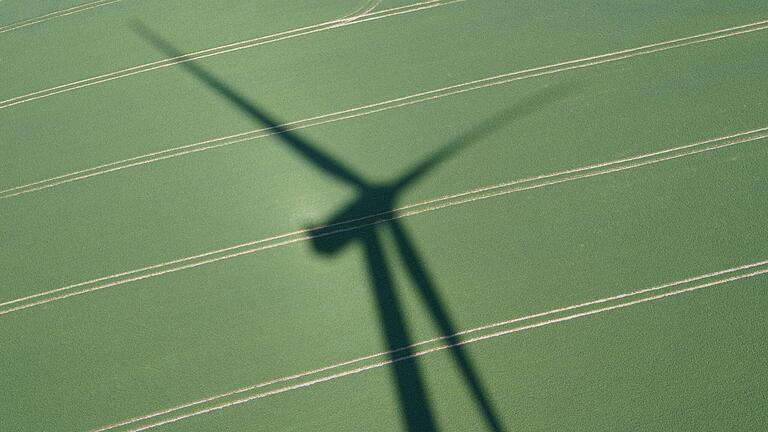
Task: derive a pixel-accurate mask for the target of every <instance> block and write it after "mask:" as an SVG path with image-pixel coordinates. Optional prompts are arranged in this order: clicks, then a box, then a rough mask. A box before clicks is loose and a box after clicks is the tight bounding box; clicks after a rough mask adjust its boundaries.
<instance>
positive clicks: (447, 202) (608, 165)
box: [0, 127, 768, 315]
mask: <svg viewBox="0 0 768 432" xmlns="http://www.w3.org/2000/svg"><path fill="white" fill-rule="evenodd" d="M766 138H768V127H765V128H761V129H755V130H752V131H747V132H740V133H736V134H731V135H728V136H724V137H720V138H714V139H709V140H705V141H701V142H697V143H693V144H687V145H683V146H679V147H674V148H669V149H665V150H660V151H655V152H651V153H645V154H642V155H638V156H633V157H629V158H623V159H618V160H613V161H610V162H602V163H597V164H592V165H587V166H583V167H579V168H573V169H569V170H564V171H558V172H553V173H550V174H544V175H539V176H534V177H528V178H524V179H518V180H514V181H510V182H505V183H501V184H496V185H491V186H486V187H483V188H478V189H473V190H470V191H466V192H462V193H458V194H453V195H447V196H443V197H439V198H435V199H431V200H427V201H422V202H419V203H416V204H411V205H407V206H403V207H400V208H397V209H395V210H392V211H388V212H383V213H377V214H372V215H369V216H365V217H361V218H356V219H352V220H348V221H343V222H339V223H336V224H332V225H324V226H318V227H314V228H311V229H304V230H298V231H293V232H290V233H286V234H281V235H276V236H272V237H269V238H265V239H260V240H255V241H250V242H246V243H241V244H237V245H233V246H229V247H226V248H223V249H217V250H214V251H209V252H205V253H202V254H198V255H194V256H190V257H185V258H180V259H176V260H173V261H168V262H165V263H160V264H155V265H151V266H148V267H143V268H140V269H135V270H130V271H126V272H121V273H117V274H113V275H109V276H104V277H100V278H97V279H91V280H89V281H85V282H80V283H76V284H73V285H67V286H64V287H61V288H57V289H53V290H48V291H44V292H41V293H37V294H33V295H29V296H26V297H21V298H17V299H14V300H9V301H5V302H3V303H0V307H3V306H10V307H7V308H6V309H2V310H0V315H5V314H9V313H12V312H16V311H21V310H24V309H29V308H32V307H35V306H40V305H43V304H47V303H50V302H54V301H58V300H63V299H66V298H69V297H73V296H78V295H83V294H87V293H91V292H94V291H100V290H102V289H106V288H111V287H115V286H119V285H123V284H127V283H130V282H136V281H140V280H145V279H149V278H154V277H158V276H162V275H165V274H169V273H176V272H179V271H182V270H187V269H191V268H195V267H199V266H202V265H207V264H212V263H215V262H219V261H223V260H228V259H232V258H236V257H240V256H244V255H250V254H253V253H256V252H261V251H265V250H269V249H274V248H277V247H282V246H287V245H290V244H294V243H298V242H303V241H307V240H311V239H313V238H318V237H325V236H330V235H335V234H339V233H343V232H348V231H352V230H357V229H362V228H365V227H369V226H372V225H376V224H380V223H384V222H388V221H391V220H395V219H401V218H405V217H411V216H416V215H419V214H422V213H427V212H432V211H435V210H440V209H444V208H448V207H453V206H457V205H461V204H468V203H472V202H476V201H480V200H486V199H489V198H493V197H498V196H503V195H508V194H511V193H516V192H523V191H527V190H533V189H539V188H542V187H547V186H553V185H557V184H560V183H566V182H571V181H575V180H580V179H585V178H590V177H595V176H600V175H605V174H611V173H616V172H621V171H626V170H629V169H634V168H639V167H642V166H647V165H652V164H657V163H660V162H664V161H669V160H673V159H678V158H682V157H687V156H692V155H695V154H700V153H704V152H709V151H713V150H717V149H722V148H726V147H731V146H735V145H739V144H744V143H749V142H754V141H759V140H764V139H766Z"/></svg>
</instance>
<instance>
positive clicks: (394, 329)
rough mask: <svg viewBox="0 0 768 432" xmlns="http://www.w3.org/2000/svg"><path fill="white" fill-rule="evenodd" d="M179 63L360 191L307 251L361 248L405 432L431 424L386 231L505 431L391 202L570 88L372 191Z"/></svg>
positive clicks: (165, 46) (189, 65)
mask: <svg viewBox="0 0 768 432" xmlns="http://www.w3.org/2000/svg"><path fill="white" fill-rule="evenodd" d="M136 29H137V32H138V33H139V34H141V35H142V36H143V37H144V38H145V39H147V40H148V41H150V42H151V43H152V44H153V45H154V46H155V47H157V48H158V49H160V50H161V51H163V52H164V53H165V54H166V55H168V56H169V57H179V56H181V53H179V52H178V50H176V49H175V48H174V47H173V46H172V45H170V44H169V43H168V42H166V41H165V40H163V39H162V38H160V37H159V36H157V35H156V34H154V33H153V32H151V31H150V30H149V29H147V28H146V27H143V26H141V25H137V26H136ZM184 60H185V61H183V62H182V63H181V66H183V67H184V68H186V69H187V71H189V72H190V73H191V74H192V75H194V76H195V77H197V78H198V79H199V80H200V81H202V82H203V83H205V84H206V85H207V86H208V87H210V88H211V89H213V90H215V91H216V92H217V93H219V94H220V95H221V96H223V97H224V98H226V99H227V100H228V101H229V102H230V103H232V104H233V105H235V106H236V107H238V108H239V109H241V110H242V111H243V112H245V113H247V114H248V115H249V116H250V117H251V118H252V119H253V120H254V122H256V123H257V124H259V125H263V126H266V127H267V128H269V129H271V130H272V131H274V132H275V133H276V134H277V136H278V137H279V138H280V139H281V140H282V141H283V142H284V143H285V145H287V146H288V147H289V148H290V149H292V150H294V151H295V152H296V153H298V154H299V155H300V156H302V157H303V158H304V159H305V160H306V161H307V162H309V163H310V164H311V165H313V166H315V167H316V168H317V169H319V170H321V171H322V172H324V173H326V174H328V175H331V176H333V177H335V178H337V179H339V180H341V181H344V182H346V183H348V184H349V185H350V186H352V187H354V188H355V189H356V190H357V191H358V195H357V198H356V199H355V200H354V201H352V202H351V203H350V204H349V205H348V206H346V207H345V208H343V209H341V210H340V211H339V212H337V213H336V214H335V215H334V216H332V217H331V218H330V219H329V221H328V222H327V223H325V224H323V225H322V226H324V227H326V228H321V229H315V230H313V231H312V234H313V237H312V238H313V241H312V244H313V247H314V249H315V250H316V251H317V252H318V253H320V254H323V255H332V254H335V253H337V252H339V251H340V250H341V249H342V248H344V247H346V246H347V245H349V244H351V243H357V244H359V245H361V246H362V249H363V251H364V254H365V259H366V263H367V270H368V274H369V277H370V282H371V287H372V290H373V294H374V297H375V299H376V304H377V306H378V315H379V317H378V318H379V321H380V323H381V327H382V330H383V335H384V338H385V340H386V343H387V350H388V351H390V352H391V354H390V355H389V356H390V360H392V370H393V375H394V383H395V387H396V390H397V394H398V397H399V400H400V406H401V411H402V416H403V421H404V423H405V426H406V428H407V430H409V431H411V432H416V431H436V430H437V424H436V421H435V418H434V412H433V408H432V406H431V403H430V400H429V395H428V394H427V390H426V387H425V384H424V378H423V376H422V373H421V369H420V367H419V364H418V360H417V359H416V358H412V356H413V355H414V354H415V353H416V351H415V349H414V348H413V347H411V345H412V344H413V343H414V339H413V338H412V337H411V335H410V333H409V330H408V325H407V323H406V319H405V315H404V312H403V307H402V304H401V301H400V297H399V293H398V290H397V289H396V287H395V284H394V281H393V278H392V271H391V269H390V261H389V260H388V259H387V258H386V256H385V253H384V248H383V245H382V242H381V237H380V236H381V235H382V233H381V231H382V230H384V229H388V230H389V231H390V233H391V235H392V236H393V238H394V240H395V244H396V246H397V250H398V252H399V255H400V259H401V261H402V264H403V265H404V267H405V269H406V270H407V272H408V274H409V276H410V278H411V280H412V281H413V284H414V286H415V288H416V290H417V292H418V294H419V297H420V298H421V300H422V301H423V302H424V304H425V305H426V307H427V309H428V310H429V312H430V314H431V316H432V319H433V320H434V322H435V323H436V325H437V327H438V328H439V329H440V333H441V334H442V336H444V337H445V338H446V343H448V344H451V345H452V347H451V348H450V353H451V356H452V358H453V360H454V362H455V363H456V366H457V367H458V369H459V370H460V371H461V374H462V376H463V378H464V381H465V383H466V386H467V388H468V390H469V393H470V394H471V395H472V398H473V399H474V401H475V404H476V405H477V407H478V409H479V410H480V412H481V414H482V416H483V418H484V420H485V422H486V425H487V427H488V429H490V430H492V431H497V432H498V431H502V430H504V427H503V425H502V422H501V420H500V418H499V415H498V413H497V411H496V409H495V408H494V406H493V404H492V403H491V401H490V400H489V398H488V396H487V395H488V392H487V391H486V390H485V388H484V386H483V383H482V381H481V380H480V378H479V376H478V374H477V372H476V369H475V367H474V366H473V364H472V361H471V359H470V358H469V356H468V355H467V353H466V352H465V350H464V348H463V346H461V345H456V343H457V342H459V339H458V338H457V337H456V336H453V335H455V334H456V332H457V329H456V327H455V326H454V324H453V322H452V320H451V318H450V314H449V313H448V311H447V309H446V308H445V305H444V302H443V300H442V299H441V297H440V293H439V290H438V289H437V287H436V285H435V282H434V279H433V277H432V276H431V275H430V274H429V272H428V270H427V268H426V265H425V262H424V259H423V258H422V257H421V256H420V255H419V253H418V251H417V250H416V248H415V246H414V245H413V242H412V241H411V238H410V235H409V234H408V233H407V231H406V230H405V228H404V226H403V225H402V224H401V223H400V221H399V220H398V219H397V210H396V201H397V198H398V196H399V195H400V194H401V193H402V191H403V190H404V189H406V188H408V187H409V186H411V185H412V184H413V183H415V182H416V181H419V180H420V179H422V178H423V177H424V176H426V175H427V174H429V173H430V172H431V171H432V170H433V169H434V168H435V167H436V166H437V165H438V164H440V163H441V162H443V161H445V160H446V159H448V158H450V157H451V156H453V155H454V154H455V153H456V152H458V151H460V150H462V149H464V148H466V147H467V146H469V145H471V144H472V143H474V142H477V141H479V140H481V139H483V138H484V137H486V136H488V135H490V134H491V133H492V132H494V131H495V130H497V129H499V128H500V127H502V126H503V125H505V124H507V123H508V122H510V121H512V120H514V119H519V118H521V117H523V116H525V115H528V114H531V113H533V112H535V111H537V110H539V109H541V108H543V107H545V106H547V105H549V104H551V103H553V102H555V101H557V100H559V99H562V98H563V97H564V96H565V95H566V94H568V93H569V92H570V88H571V87H572V86H569V87H564V86H553V87H550V88H548V89H545V90H543V91H540V92H538V93H536V94H535V95H533V96H531V97H528V98H526V99H524V100H522V101H520V102H519V103H517V104H515V105H513V106H512V107H510V108H508V109H506V110H503V111H502V112H500V113H498V114H497V115H496V116H494V117H493V118H490V119H487V120H485V121H484V122H482V123H480V124H479V125H477V126H475V127H474V128H472V129H471V130H469V131H468V132H466V133H464V134H463V135H461V136H459V137H458V138H456V139H454V140H453V141H451V142H450V143H447V144H446V145H445V146H443V147H442V148H441V149H440V150H438V151H437V152H435V153H434V154H432V155H431V156H430V157H428V158H426V159H424V160H423V161H421V162H419V163H417V164H415V165H414V166H413V167H412V168H411V169H410V170H409V171H407V172H406V173H404V174H403V175H401V176H400V177H398V178H396V179H394V180H393V181H391V182H388V183H384V184H377V183H373V182H369V181H367V180H366V179H365V178H364V177H363V176H361V175H360V174H358V173H356V172H354V171H353V170H352V169H350V168H349V167H347V166H345V165H344V164H343V163H341V162H340V161H338V160H337V159H335V158H333V157H331V156H329V155H327V154H326V153H324V152H323V151H322V150H320V149H319V148H318V146H316V145H314V144H312V143H309V142H307V141H306V140H304V139H303V138H302V137H300V136H299V135H298V134H296V133H295V132H293V131H291V130H289V129H287V128H286V127H285V126H282V125H281V124H280V123H279V122H278V121H277V120H275V119H274V118H273V117H272V116H271V115H269V114H267V113H266V112H265V111H264V110H263V109H261V108H259V107H258V106H257V105H256V104H255V103H253V102H252V101H249V100H247V99H245V98H244V97H243V96H241V95H240V94H239V93H238V92H237V91H235V90H234V89H232V88H231V87H229V86H228V85H227V84H225V83H224V82H223V81H221V80H219V79H218V78H216V77H214V76H213V75H211V74H210V73H209V72H207V71H206V70H205V69H203V68H202V67H200V66H198V65H197V64H195V63H193V62H192V61H190V60H189V59H184ZM372 215H377V216H372ZM354 220H359V221H358V222H356V223H355V224H349V221H354ZM340 225H343V226H345V228H344V229H339V226H340Z"/></svg>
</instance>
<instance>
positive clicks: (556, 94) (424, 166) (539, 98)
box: [393, 82, 575, 189]
mask: <svg viewBox="0 0 768 432" xmlns="http://www.w3.org/2000/svg"><path fill="white" fill-rule="evenodd" d="M574 89H575V85H574V84H573V82H568V83H564V84H556V85H553V86H551V87H548V88H545V89H544V90H541V91H538V92H536V93H534V94H532V95H530V96H528V97H526V98H524V99H523V100H521V101H519V102H518V103H516V104H514V105H512V106H510V107H508V108H506V109H504V110H502V111H501V112H499V113H498V114H496V115H494V116H493V117H491V118H489V119H486V120H484V121H483V122H482V123H480V124H478V125H476V126H475V127H473V128H472V129H470V130H469V131H467V132H465V133H463V134H462V135H460V136H459V137H457V138H455V139H454V140H452V141H451V142H449V143H448V144H446V145H445V146H444V147H443V148H441V149H440V150H438V151H437V152H435V153H433V154H432V155H431V156H429V157H428V158H426V159H425V160H423V161H422V162H420V163H418V164H417V165H416V166H414V167H413V168H411V169H410V171H408V172H407V173H406V174H404V175H402V176H401V177H400V178H399V179H398V180H397V181H395V183H394V186H393V188H394V189H402V188H404V187H406V186H408V185H410V184H411V183H413V182H415V181H417V180H419V179H420V178H422V177H423V176H424V175H426V174H427V173H429V172H430V171H431V170H432V169H434V168H435V166H437V165H438V164H440V163H442V162H444V161H445V160H446V159H448V158H450V157H451V156H453V155H454V154H456V153H457V152H459V151H461V150H463V149H465V148H467V147H468V146H470V145H472V144H474V143H475V142H477V141H480V140H482V139H483V138H485V137H487V136H489V135H491V134H492V133H493V132H495V131H496V130H498V129H499V128H501V127H503V126H504V125H506V124H507V123H509V122H511V121H513V120H519V119H521V118H523V117H525V116H527V115H530V114H533V113H534V112H536V111H538V110H540V109H542V108H544V107H545V106H547V105H550V104H551V103H553V102H555V101H557V100H560V99H563V98H565V97H566V96H567V95H568V94H570V93H572V92H573V91H574Z"/></svg>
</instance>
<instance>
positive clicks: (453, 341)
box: [92, 260, 768, 432]
mask: <svg viewBox="0 0 768 432" xmlns="http://www.w3.org/2000/svg"><path fill="white" fill-rule="evenodd" d="M734 273H735V275H734ZM766 273H768V260H764V261H759V262H755V263H751V264H745V265H740V266H737V267H731V268H728V269H725V270H720V271H716V272H711V273H707V274H702V275H699V276H692V277H688V278H685V279H681V280H678V281H675V282H668V283H664V284H661V285H656V286H653V287H649V288H643V289H639V290H635V291H630V292H626V293H622V294H617V295H613V296H608V297H603V298H599V299H595V300H590V301H587V302H583V303H578V304H573V305H570V306H564V307H559V308H555V309H551V310H548V311H544V312H538V313H534V314H530V315H526V316H521V317H517V318H512V319H509V320H505V321H500V322H496V323H492V324H486V325H483V326H478V327H474V328H470V329H466V330H462V331H460V332H457V333H454V334H451V335H444V336H439V337H435V338H431V339H427V340H423V341H420V342H417V343H414V344H411V345H408V346H404V347H401V348H397V349H395V350H390V351H382V352H378V353H375V354H370V355H366V356H362V357H358V358H355V359H353V360H348V361H344V362H340V363H336V364H332V365H328V366H324V367H321V368H317V369H313V370H308V371H305V372H301V373H297V374H293V375H288V376H284V377H281V378H276V379H273V380H269V381H265V382H262V383H259V384H254V385H250V386H246V387H241V388H238V389H235V390H231V391H228V392H224V393H219V394H216V395H213V396H209V397H206V398H204V399H198V400H195V401H192V402H187V403H184V404H180V405H176V406H173V407H170V408H167V409H163V410H159V411H155V412H152V413H150V414H147V415H143V416H137V417H132V418H129V419H126V420H122V421H119V422H116V423H112V424H109V425H106V426H102V427H100V428H98V429H95V430H92V432H105V431H108V430H114V429H117V428H122V427H124V426H131V425H135V424H136V423H140V422H145V421H147V420H153V419H156V418H158V417H161V416H165V415H168V414H173V413H177V412H179V411H182V410H186V409H189V408H195V407H199V406H200V405H203V404H208V403H211V402H218V401H221V400H223V399H226V398H230V397H233V396H238V395H242V394H244V393H248V392H253V391H255V390H259V389H263V388H267V387H272V386H274V385H275V384H282V383H287V382H290V381H296V380H299V379H300V378H307V377H311V376H314V375H318V374H321V373H322V372H329V371H334V370H337V369H340V368H344V367H346V366H352V365H357V364H360V363H364V362H367V361H369V360H373V359H376V358H380V357H384V356H390V357H391V358H390V359H388V360H385V361H378V362H375V363H372V364H367V365H363V366H359V367H355V368H352V369H348V370H344V371H341V372H334V373H332V374H330V375H326V376H321V377H319V378H313V379H310V380H308V381H303V382H300V383H297V384H290V385H287V386H283V387H279V388H277V389H273V390H269V391H264V392H260V393H258V394H255V395H250V396H247V397H240V398H238V399H235V400H233V401H229V402H226V403H217V404H216V405H214V406H212V407H208V408H204V409H197V410H195V411H192V412H190V413H185V414H182V415H176V416H174V417H172V418H169V419H165V420H160V421H156V422H154V423H151V424H148V425H143V426H140V427H138V428H135V429H131V431H132V432H138V431H142V430H146V429H151V428H154V427H158V426H162V425H164V424H168V423H173V422H176V421H179V420H183V419H186V418H189V417H194V416H198V415H202V414H206V413H209V412H212V411H218V410H221V409H225V408H228V407H231V406H234V405H239V404H242V403H245V402H249V401H253V400H257V399H263V398H265V397H269V396H273V395H276V394H280V393H284V392H287V391H290V390H295V389H299V388H304V387H309V386H311V385H315V384H319V383H322V382H326V381H330V380H333V379H337V378H341V377H344V376H348V375H353V374H357V373H360V372H364V371H367V370H371V369H376V368H379V367H382V366H386V365H389V364H392V363H395V362H398V361H402V360H407V359H412V358H416V357H421V356H424V355H427V354H430V353H433V352H438V351H443V350H446V349H450V348H453V347H455V346H459V345H467V344H470V343H475V342H479V341H482V340H487V339H492V338H496V337H499V336H504V335H508V334H512V333H518V332H521V331H525V330H531V329H535V328H539V327H543V326H546V325H550V324H555V323H559V322H564V321H570V320H573V319H577V318H582V317H587V316H591V315H596V314H599V313H604V312H608V311H611V310H616V309H623V308H627V307H630V306H634V305H637V304H642V303H647V302H650V301H654V300H660V299H663V298H667V297H672V296H676V295H680V294H684V293H688V292H693V291H698V290H701V289H704V288H709V287H713V286H718V285H723V284H726V283H730V282H734V281H738V280H743V279H748V278H752V277H756V276H760V275H763V274H766ZM722 276H725V277H722ZM717 277H721V278H719V279H714V280H711V279H713V278H717ZM708 279H709V280H708ZM698 282H701V283H698ZM693 283H696V284H694V285H692V286H686V285H690V284H693ZM680 286H685V287H683V288H678V289H674V290H671V291H666V290H669V289H670V288H676V287H680ZM643 294H653V295H650V296H647V297H641V298H639V299H634V300H629V301H625V302H620V303H617V302H618V301H619V300H626V299H630V298H632V297H637V296H641V295H643ZM606 304H607V306H602V305H606ZM592 306H601V307H598V308H594V309H588V310H586V311H582V312H577V313H573V314H570V315H565V316H558V315H561V314H563V313H566V312H572V311H576V310H579V309H584V308H590V307H592ZM550 317H554V318H550ZM539 318H549V319H545V320H543V321H538V322H533V323H530V324H526V325H522V326H515V327H512V328H508V329H504V327H509V326H511V325H517V324H518V323H523V322H526V321H532V320H536V319H539ZM487 330H494V331H493V332H492V333H486V334H482V333H483V332H485V331H487ZM478 333H481V334H480V335H476V334H478ZM463 336H472V337H470V338H466V339H460V337H463ZM457 339H458V340H457ZM446 342H447V343H446ZM428 345H437V346H434V347H431V348H429V347H427V348H426V349H423V350H422V351H417V352H416V353H413V354H410V355H404V356H401V357H396V356H393V354H397V353H399V352H404V351H407V350H411V349H413V348H417V347H424V346H428Z"/></svg>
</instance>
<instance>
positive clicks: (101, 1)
mask: <svg viewBox="0 0 768 432" xmlns="http://www.w3.org/2000/svg"><path fill="white" fill-rule="evenodd" d="M119 1H123V0H97V1H94V2H90V3H85V4H81V5H77V6H73V7H71V8H68V9H62V10H59V11H56V12H51V13H48V14H45V15H40V16H38V17H34V18H28V19H25V20H22V21H18V22H15V23H13V24H8V25H6V26H2V27H0V33H5V32H9V31H13V30H18V29H21V28H24V27H28V26H31V25H34V24H39V23H42V22H45V21H50V20H52V19H56V18H60V17H64V16H67V15H72V14H76V13H79V12H84V11H87V10H90V9H95V8H97V7H101V6H106V5H108V4H112V3H117V2H119Z"/></svg>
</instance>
